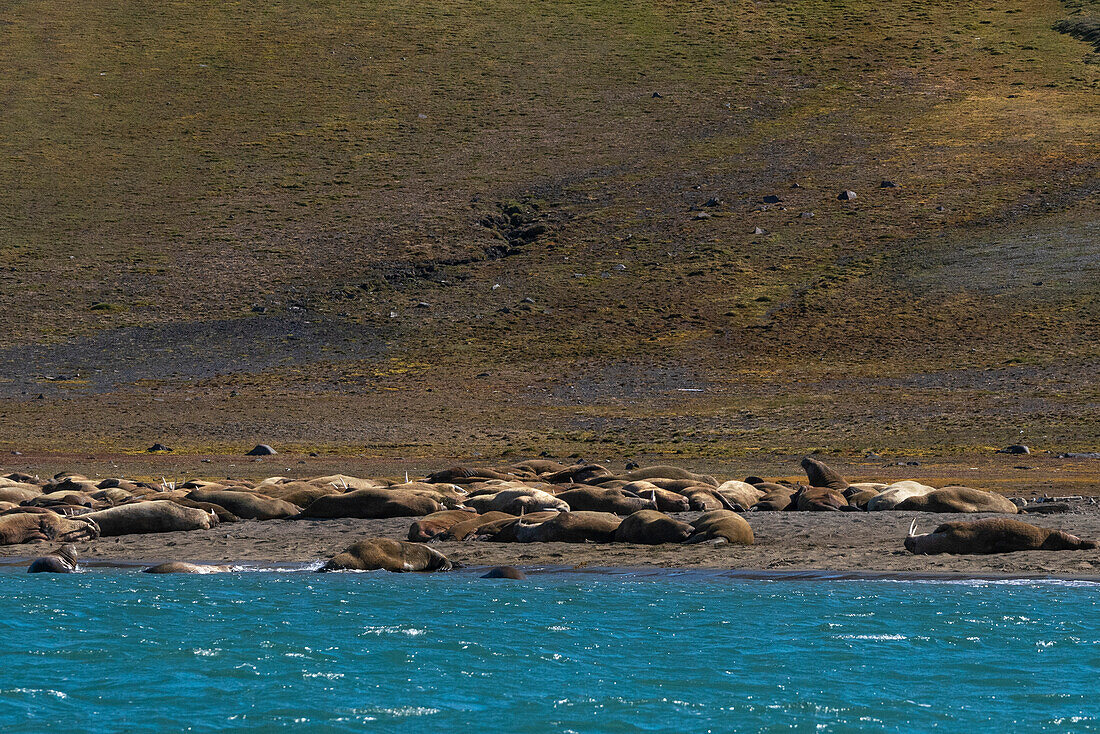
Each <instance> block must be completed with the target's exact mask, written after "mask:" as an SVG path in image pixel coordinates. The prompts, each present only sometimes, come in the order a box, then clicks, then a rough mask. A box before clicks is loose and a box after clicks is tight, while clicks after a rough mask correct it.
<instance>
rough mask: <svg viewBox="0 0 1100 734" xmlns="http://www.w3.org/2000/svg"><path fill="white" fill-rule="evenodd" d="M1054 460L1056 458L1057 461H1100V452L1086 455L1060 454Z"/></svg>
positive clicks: (1091, 452)
mask: <svg viewBox="0 0 1100 734" xmlns="http://www.w3.org/2000/svg"><path fill="white" fill-rule="evenodd" d="M1054 458H1056V459H1100V452H1096V451H1090V452H1088V453H1084V454H1076V453H1069V454H1058V455H1057V456H1056V457H1054Z"/></svg>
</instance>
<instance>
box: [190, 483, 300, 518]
mask: <svg viewBox="0 0 1100 734" xmlns="http://www.w3.org/2000/svg"><path fill="white" fill-rule="evenodd" d="M187 499H189V500H194V501H195V502H211V503H213V504H215V505H219V506H221V507H224V508H225V509H227V510H229V511H230V512H232V513H233V514H234V515H236V516H237V517H239V518H241V519H242V520H281V519H283V518H284V517H291V516H292V515H297V514H298V513H299V512H301V511H302V508H300V507H298V505H295V504H293V503H291V502H287V501H286V500H278V499H275V498H274V497H268V496H267V495H263V494H255V493H253V492H235V491H232V490H228V489H218V490H214V491H209V492H208V491H206V490H202V489H193V490H191V491H190V492H188V493H187Z"/></svg>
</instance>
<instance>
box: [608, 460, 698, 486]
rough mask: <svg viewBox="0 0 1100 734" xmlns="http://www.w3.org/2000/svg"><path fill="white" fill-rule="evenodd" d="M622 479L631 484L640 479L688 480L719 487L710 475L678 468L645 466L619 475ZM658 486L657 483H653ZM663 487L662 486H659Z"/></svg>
mask: <svg viewBox="0 0 1100 734" xmlns="http://www.w3.org/2000/svg"><path fill="white" fill-rule="evenodd" d="M619 478H620V479H626V480H627V481H629V482H635V481H637V480H639V479H647V480H649V481H652V480H654V479H688V480H691V481H693V482H695V483H696V484H707V485H710V486H711V487H717V486H718V480H717V479H715V478H714V477H712V476H710V475H708V474H695V473H693V472H689V471H688V470H687V469H681V468H680V467H678V466H663V465H658V466H643V467H641V468H639V469H634V470H632V471H628V472H626V473H625V474H620V475H619ZM653 483H654V484H657V482H653ZM657 486H661V485H659V484H658V485H657Z"/></svg>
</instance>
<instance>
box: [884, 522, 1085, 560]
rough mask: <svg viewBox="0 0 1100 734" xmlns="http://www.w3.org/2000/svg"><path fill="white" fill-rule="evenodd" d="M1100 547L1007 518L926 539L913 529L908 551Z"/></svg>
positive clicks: (958, 525)
mask: <svg viewBox="0 0 1100 734" xmlns="http://www.w3.org/2000/svg"><path fill="white" fill-rule="evenodd" d="M914 525H916V521H914ZM1096 547H1097V543H1096V541H1094V540H1082V539H1081V538H1078V537H1077V536H1076V535H1070V534H1069V533H1066V532H1063V531H1061V530H1050V529H1048V528H1040V527H1036V526H1034V525H1029V524H1027V523H1026V522H1020V521H1019V520H1014V519H1009V518H1006V517H990V518H986V519H984V520H975V521H973V522H966V521H957V522H947V523H944V524H942V525H940V526H939V527H938V528H936V529H935V530H934V531H932V532H931V533H924V534H923V535H914V534H913V533H912V528H910V534H909V536H908V537H907V538H906V539H905V549H906V550H908V551H909V552H910V553H913V554H916V555H934V554H939V553H952V554H955V555H984V554H990V553H1010V552H1013V551H1028V550H1052V551H1054V550H1091V549H1094V548H1096Z"/></svg>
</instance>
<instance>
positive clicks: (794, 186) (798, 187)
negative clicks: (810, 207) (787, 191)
mask: <svg viewBox="0 0 1100 734" xmlns="http://www.w3.org/2000/svg"><path fill="white" fill-rule="evenodd" d="M791 188H792V189H800V188H802V184H800V183H793V184H791Z"/></svg>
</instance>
